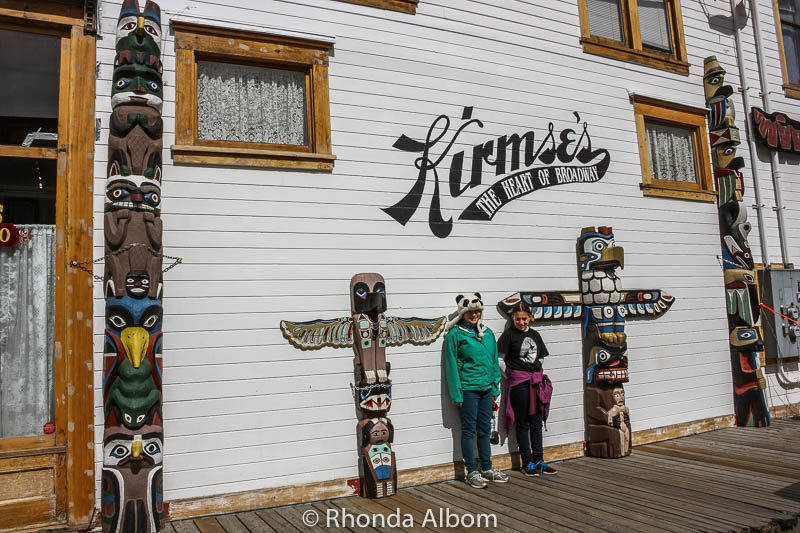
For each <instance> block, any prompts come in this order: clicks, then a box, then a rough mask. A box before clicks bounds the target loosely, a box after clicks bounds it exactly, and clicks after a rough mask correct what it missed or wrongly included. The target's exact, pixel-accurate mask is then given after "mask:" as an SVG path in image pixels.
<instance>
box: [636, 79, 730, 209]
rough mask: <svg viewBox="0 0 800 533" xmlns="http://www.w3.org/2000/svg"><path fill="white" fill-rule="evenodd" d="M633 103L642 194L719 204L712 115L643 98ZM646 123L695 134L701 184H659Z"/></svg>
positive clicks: (689, 107) (696, 160)
mask: <svg viewBox="0 0 800 533" xmlns="http://www.w3.org/2000/svg"><path fill="white" fill-rule="evenodd" d="M631 102H632V103H633V109H634V115H635V117H636V135H637V138H638V142H639V159H640V161H641V167H642V183H641V184H640V185H639V188H640V189H641V190H642V194H644V195H645V196H661V197H667V198H680V199H684V200H696V201H700V202H715V201H716V199H717V193H716V192H715V191H714V179H713V172H712V170H711V158H710V150H709V140H708V126H707V125H706V115H707V113H708V111H707V110H706V109H705V108H696V107H692V106H688V105H684V104H677V103H674V102H665V101H663V100H657V99H655V98H650V97H646V96H641V95H632V96H631ZM646 120H649V121H651V122H658V123H661V124H665V125H667V126H673V127H679V128H684V129H692V130H693V132H692V135H693V140H694V146H695V167H696V168H697V177H698V183H685V182H679V181H671V180H659V179H655V178H653V177H652V176H651V172H650V151H649V147H648V144H647V129H646V126H645V121H646Z"/></svg>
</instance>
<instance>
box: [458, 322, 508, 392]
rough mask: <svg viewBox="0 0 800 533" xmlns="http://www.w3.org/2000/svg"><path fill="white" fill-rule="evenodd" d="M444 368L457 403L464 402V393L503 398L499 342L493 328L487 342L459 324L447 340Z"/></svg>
mask: <svg viewBox="0 0 800 533" xmlns="http://www.w3.org/2000/svg"><path fill="white" fill-rule="evenodd" d="M444 368H445V377H446V378H447V388H448V389H449V391H450V399H451V400H453V403H461V402H463V401H464V396H463V394H462V391H465V390H474V391H485V390H487V389H491V390H492V394H493V395H494V396H497V395H499V394H500V365H499V364H498V363H497V341H496V340H495V338H494V333H492V330H491V329H489V328H485V329H484V333H483V339H479V338H478V335H477V334H476V333H475V332H474V331H473V330H471V329H469V328H467V327H464V326H463V325H462V324H458V325H456V326H454V327H453V329H451V330H450V331H449V332H448V333H447V336H446V337H445V339H444Z"/></svg>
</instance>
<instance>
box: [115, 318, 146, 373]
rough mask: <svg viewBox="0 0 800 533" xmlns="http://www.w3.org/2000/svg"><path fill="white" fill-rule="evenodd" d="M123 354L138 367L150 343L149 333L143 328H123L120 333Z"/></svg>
mask: <svg viewBox="0 0 800 533" xmlns="http://www.w3.org/2000/svg"><path fill="white" fill-rule="evenodd" d="M120 340H121V341H122V345H123V346H124V347H125V354H126V356H127V357H128V360H129V361H130V362H131V364H132V365H133V367H134V368H139V365H141V364H142V360H143V359H144V358H145V357H146V356H147V347H148V345H149V344H150V334H149V333H147V330H146V329H144V328H139V327H134V328H125V329H124V330H122V334H121V335H120Z"/></svg>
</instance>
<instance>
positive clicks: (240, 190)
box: [94, 0, 800, 501]
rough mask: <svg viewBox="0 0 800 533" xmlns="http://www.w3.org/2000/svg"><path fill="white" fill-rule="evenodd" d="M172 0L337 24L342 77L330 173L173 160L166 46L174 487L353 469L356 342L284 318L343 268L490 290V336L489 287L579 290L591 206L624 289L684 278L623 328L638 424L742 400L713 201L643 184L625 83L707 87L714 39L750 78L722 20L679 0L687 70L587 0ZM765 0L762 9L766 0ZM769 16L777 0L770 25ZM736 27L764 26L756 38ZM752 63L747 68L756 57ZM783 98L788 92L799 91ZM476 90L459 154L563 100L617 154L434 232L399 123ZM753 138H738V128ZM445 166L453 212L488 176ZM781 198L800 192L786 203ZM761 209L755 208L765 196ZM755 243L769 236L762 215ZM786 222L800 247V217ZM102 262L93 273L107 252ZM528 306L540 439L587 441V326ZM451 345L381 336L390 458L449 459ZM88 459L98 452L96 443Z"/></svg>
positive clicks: (678, 89)
mask: <svg viewBox="0 0 800 533" xmlns="http://www.w3.org/2000/svg"><path fill="white" fill-rule="evenodd" d="M160 3H161V7H162V10H163V12H164V14H165V18H166V19H167V20H168V19H169V17H170V16H173V15H176V14H180V15H181V16H182V17H194V18H195V19H196V20H197V21H198V22H202V21H203V20H218V21H226V20H227V21H231V22H233V23H237V24H243V23H247V24H252V25H254V26H256V27H257V26H259V25H267V26H271V27H280V28H285V29H287V30H292V31H301V32H306V33H310V34H322V35H335V36H336V44H335V47H334V53H333V55H332V57H331V65H330V87H331V90H330V99H331V126H332V139H333V152H334V154H335V155H336V156H337V160H336V164H335V168H334V170H333V171H332V172H330V173H312V172H302V171H280V170H270V169H249V168H219V167H196V166H175V165H172V164H171V159H170V154H169V146H170V145H171V144H172V143H173V142H174V137H175V135H174V132H175V86H174V83H175V72H174V68H175V58H174V45H173V40H172V37H171V36H170V35H169V32H165V40H164V46H163V48H164V51H163V62H164V69H165V72H164V82H165V91H164V96H165V98H164V112H163V118H164V125H165V135H164V146H165V152H164V157H165V166H164V171H163V176H164V185H163V189H162V195H163V204H162V205H163V215H162V217H163V220H164V246H165V253H166V254H168V255H177V256H181V257H183V261H184V263H183V264H182V265H180V266H179V267H177V268H175V269H173V270H170V271H169V272H167V273H166V274H165V295H166V296H165V299H164V310H165V317H164V335H165V341H164V346H165V348H164V364H165V373H164V386H163V392H164V416H165V437H166V440H165V457H164V469H165V477H164V482H165V498H166V500H168V501H169V500H174V499H179V498H190V497H200V496H207V495H213V494H220V493H226V492H236V491H243V490H252V489H259V488H265V487H275V486H281V485H289V484H296V483H304V482H312V481H322V480H328V479H335V478H342V477H355V476H357V475H358V471H357V463H356V437H355V428H356V417H355V409H354V406H353V402H352V396H351V393H350V389H349V384H350V383H351V382H352V380H353V378H352V371H353V366H352V351H350V350H334V349H323V350H319V351H307V352H304V351H299V350H296V349H294V348H292V347H291V346H290V345H289V344H288V343H287V342H286V341H285V339H283V337H282V335H281V333H280V331H279V329H278V322H279V321H280V320H281V319H289V320H309V319H313V318H332V317H337V316H344V315H346V314H347V312H348V308H349V297H348V294H347V293H348V289H349V279H350V277H351V276H352V275H353V274H355V273H357V272H368V271H377V272H380V273H382V274H383V275H384V276H385V277H386V280H387V288H388V301H389V313H390V314H394V315H397V316H412V315H415V316H428V317H435V316H440V315H443V314H446V313H448V312H450V311H451V310H452V308H453V305H454V300H453V298H454V296H455V295H456V294H458V293H462V292H467V291H475V290H477V291H480V292H481V293H482V295H483V297H484V301H485V302H487V303H489V309H487V312H486V318H487V323H488V325H489V326H490V327H491V328H492V329H493V330H494V331H495V332H496V333H498V334H499V333H500V332H501V331H502V329H503V326H504V320H502V319H501V318H500V316H499V315H498V314H497V313H496V311H494V309H492V308H491V307H492V306H493V304H494V303H495V302H497V301H498V300H499V299H501V298H503V297H505V296H508V295H509V294H511V293H513V292H516V291H519V290H526V289H529V290H575V289H576V288H577V274H576V267H575V239H576V238H577V236H578V234H579V233H580V228H582V227H584V226H589V225H612V226H613V227H614V231H615V234H616V237H617V240H618V243H619V244H620V245H622V246H623V247H624V248H625V250H626V267H627V268H626V269H625V270H624V271H622V277H623V285H624V286H625V287H626V288H631V289H633V288H662V289H664V290H666V291H667V292H669V293H670V294H672V295H674V296H675V297H676V298H677V300H676V303H675V305H674V306H673V308H672V309H671V310H670V311H669V313H667V314H666V315H665V316H664V317H662V318H660V319H659V320H655V321H630V322H629V323H628V327H627V329H626V331H627V332H628V335H629V356H630V376H631V381H630V383H629V384H627V385H626V392H627V400H628V404H629V405H630V407H631V419H632V423H633V427H634V430H643V429H647V428H653V427H659V426H664V425H668V424H673V423H680V422H688V421H691V420H696V419H701V418H706V417H710V416H719V415H725V414H730V413H732V411H733V407H732V390H731V389H732V387H731V375H730V362H729V354H728V344H727V321H726V317H725V300H724V291H723V287H722V284H723V281H722V275H721V271H720V267H719V264H718V261H717V259H716V255H718V254H719V233H718V223H717V211H716V207H715V206H714V205H713V204H708V203H694V202H686V201H680V200H669V199H661V198H651V197H648V198H645V197H643V196H642V193H641V190H640V189H639V184H640V182H641V171H640V165H639V153H638V145H637V136H636V129H635V125H634V122H633V108H632V105H631V104H630V102H629V100H628V93H629V92H636V93H642V94H649V95H661V96H662V97H663V98H664V99H666V100H673V101H678V102H685V103H689V104H693V105H696V106H703V105H704V102H703V92H702V60H703V58H704V57H706V56H707V55H711V54H715V55H717V57H718V58H719V60H720V62H721V63H722V64H723V65H724V66H725V68H726V69H727V70H728V82H729V83H731V84H734V85H736V84H738V70H737V68H736V64H735V50H734V45H733V37H732V36H731V35H730V34H729V33H725V32H720V31H717V30H714V29H709V22H708V20H707V19H706V17H705V14H704V12H703V10H702V9H701V6H700V5H698V3H697V2H692V1H685V2H683V3H682V4H683V6H682V8H683V15H684V29H685V33H686V41H687V51H688V53H689V59H690V62H691V68H690V75H689V76H688V77H684V76H680V75H677V74H673V73H669V72H665V71H661V70H657V69H652V68H648V67H644V66H639V65H633V64H629V63H623V62H619V61H615V60H611V59H607V58H601V57H598V56H592V55H587V54H583V52H582V51H581V48H580V43H579V36H580V28H579V24H578V14H577V3H576V2H575V1H574V0H536V1H509V2H503V3H502V4H503V5H502V7H500V6H497V5H492V3H490V2H482V1H469V0H422V1H421V2H420V6H419V9H418V12H417V14H416V15H415V16H409V15H405V14H401V13H395V12H391V11H385V10H380V9H374V8H369V7H365V6H359V5H354V4H349V3H344V2H336V1H333V0H303V1H300V0H296V1H288V0H283V1H273V2H262V1H260V0H229V1H228V2H226V3H220V2H210V1H191V2H190V1H188V0H161V2H160ZM761 3H762V4H764V6H765V7H764V8H762V11H765V12H766V5H767V4H769V3H770V2H769V1H768V0H762V2H761ZM712 4H713V5H711V6H710V7H709V9H710V10H711V12H710V14H711V15H724V14H726V8H725V5H727V2H722V3H721V2H715V3H712ZM723 4H724V5H723ZM118 10H119V3H118V2H104V18H103V21H102V22H103V29H104V31H105V32H106V33H105V34H104V36H103V39H102V40H101V41H100V42H99V47H98V61H99V62H100V70H99V72H100V75H99V80H98V83H97V116H98V117H99V118H100V119H101V122H102V131H101V137H100V140H99V141H98V143H97V150H96V157H95V191H96V194H95V201H94V210H95V221H94V222H95V228H96V229H95V243H94V244H95V251H94V253H95V256H97V257H99V256H101V255H102V253H103V233H102V224H103V216H102V204H103V197H102V191H103V188H104V182H105V167H106V162H107V146H106V143H107V140H108V118H109V115H110V110H111V109H110V90H111V76H112V69H113V57H114V51H113V42H114V39H113V35H112V34H111V32H113V29H114V27H115V23H116V15H117V13H118ZM770 11H771V7H770ZM767 23H768V21H767V20H766V17H764V20H763V21H762V25H763V26H765V27H767V26H769V24H767ZM165 28H166V24H165ZM770 31H771V32H772V33H773V35H774V28H771V27H770V28H765V40H769V37H768V34H769V32H770ZM744 39H745V47H746V48H748V47H749V48H752V45H751V44H749V42H752V37H751V36H749V35H745V37H744ZM748 39H750V41H749V42H748ZM749 48H748V49H749ZM751 56H752V54H751ZM768 56H769V61H771V63H770V64H769V65H768V67H769V72H770V76H771V78H770V79H771V82H772V83H773V84H774V86H775V87H780V83H781V80H780V66H779V64H778V71H777V73H776V72H775V62H776V61H778V59H777V48H776V47H774V46H773V47H771V48H769V49H768ZM748 61H749V63H748V66H749V70H750V72H755V70H754V69H755V66H754V65H755V57H754V56H752V57H750V56H748ZM751 63H752V65H751ZM754 76H755V77H754V78H753V80H750V83H751V85H753V86H754V87H755V85H756V84H757V74H754ZM735 101H736V105H737V112H738V113H739V114H738V116H739V122H740V123H741V126H740V127H741V129H742V132H744V123H743V120H744V119H743V117H744V116H745V112H744V110H743V108H742V105H741V99H740V98H739V97H738V96H736V97H735ZM782 105H783V104H782ZM786 105H788V106H789V108H791V106H792V102H789V103H788V104H786ZM464 106H474V112H473V116H474V117H475V118H479V119H480V120H482V121H483V123H484V126H483V128H478V127H476V126H473V127H471V128H469V129H468V130H467V131H466V132H465V133H464V134H463V135H462V136H461V137H460V138H459V142H458V143H457V144H456V145H455V146H454V147H453V150H452V151H451V153H455V152H457V151H459V150H464V151H465V152H466V153H467V161H466V164H465V169H467V172H468V170H469V168H470V162H469V158H470V157H471V150H472V145H473V144H475V143H478V142H486V141H488V140H491V139H494V138H496V137H498V136H500V135H509V134H512V133H522V132H524V131H527V130H528V129H533V130H535V132H536V135H537V139H538V138H541V137H543V136H544V134H545V132H546V128H547V124H548V122H550V121H552V122H553V123H554V125H555V128H556V131H560V130H561V129H562V128H565V127H573V128H577V127H578V125H577V124H576V121H575V117H574V116H573V112H578V113H579V114H580V116H581V119H582V120H585V121H588V122H589V125H590V126H589V132H590V134H591V136H592V143H593V146H594V147H595V148H606V149H608V150H609V151H610V153H611V166H610V167H609V170H608V173H607V175H606V176H605V177H604V178H603V180H602V181H601V182H599V183H596V184H571V185H563V186H558V187H553V188H551V189H547V190H540V191H537V192H535V193H533V194H530V195H528V196H526V197H525V198H522V199H519V200H516V201H514V202H513V203H511V204H509V205H507V206H506V207H504V208H503V209H502V210H501V211H500V212H499V213H498V214H497V215H496V216H495V218H494V220H493V221H492V222H491V223H475V222H466V221H457V220H456V221H455V224H454V227H453V231H452V233H451V235H450V236H449V237H448V238H447V239H437V238H436V237H434V236H432V235H431V233H430V229H429V228H428V223H427V207H428V205H429V204H430V200H431V190H432V187H431V185H430V184H428V186H427V187H426V192H425V194H424V196H423V198H422V201H421V204H420V208H419V210H418V211H417V213H416V214H415V215H414V217H413V218H412V220H411V221H410V222H409V223H408V224H407V225H406V226H401V225H400V224H398V223H396V222H395V221H394V220H392V219H390V218H389V217H388V216H387V215H386V214H385V213H383V212H382V211H381V208H384V207H388V206H390V205H392V204H394V203H395V202H397V201H398V200H399V199H400V198H401V197H402V196H403V195H405V194H406V192H408V190H409V189H410V187H411V185H412V184H413V183H414V181H415V180H416V177H417V174H416V169H415V168H414V166H413V163H414V159H415V158H416V157H417V156H418V154H409V153H404V152H401V151H399V150H396V149H394V148H392V144H393V142H394V141H395V140H396V139H397V137H398V136H400V135H402V134H406V135H409V136H411V137H414V138H418V139H420V138H424V136H425V134H426V133H427V129H428V126H429V125H430V123H431V122H432V121H433V120H434V119H435V118H436V116H438V115H439V114H441V113H446V114H448V115H449V116H450V117H451V119H453V120H454V122H455V121H456V120H457V119H458V117H459V116H460V114H461V109H462V107H464ZM775 107H776V108H777V107H778V105H777V103H776V106H775ZM781 109H783V108H781ZM786 112H787V113H790V114H791V111H789V110H788V109H787V111H786ZM796 114H800V113H796ZM740 154H741V155H743V156H744V157H745V158H747V157H748V153H747V146H746V145H745V144H743V145H742V146H741V147H740ZM746 160H747V159H746ZM747 161H748V165H749V160H747ZM448 163H449V158H448V159H446V160H445V162H444V163H443V165H442V169H441V172H440V178H441V180H442V181H443V182H445V181H446V180H447V166H446V165H447V164H448ZM786 166H787V167H791V168H790V169H787V173H788V172H789V171H790V170H791V171H793V172H797V170H796V169H797V165H794V166H792V165H786ZM765 168H766V170H764V171H762V178H761V180H762V181H763V182H764V184H763V185H762V189H763V190H764V191H763V193H764V194H763V198H762V200H763V201H764V202H765V203H768V202H769V201H771V198H772V196H771V185H769V177H768V162H767V163H766V167H765ZM467 172H465V176H464V178H463V179H464V181H466V180H467V179H468V178H469V176H468V175H466V174H467ZM745 175H746V176H748V177H749V175H750V174H749V173H747V172H745ZM483 181H484V184H490V183H493V182H494V181H495V176H494V172H493V169H485V171H484V177H483ZM785 181H790V180H789V179H786V180H785ZM440 185H443V186H444V189H443V195H442V204H443V205H442V207H443V215H444V217H445V218H448V217H449V216H454V217H455V218H457V215H458V214H459V213H460V210H461V209H463V208H464V206H466V205H467V203H468V202H469V201H471V200H472V199H474V198H475V197H476V196H477V194H478V193H479V192H482V191H483V187H480V188H476V189H473V190H471V191H468V192H467V193H465V194H464V195H463V196H462V197H460V198H458V199H455V200H454V199H452V198H450V197H449V195H448V194H447V192H446V191H447V184H446V183H441V184H440ZM747 187H748V190H747V191H746V198H745V204H746V205H750V204H752V203H753V200H752V188H751V187H750V186H749V185H748V186H747ZM792 194H800V187H798V186H794V187H792V186H790V185H788V184H787V185H786V186H785V188H784V198H785V200H786V202H789V201H790V200H794V196H792ZM786 202H785V203H786ZM768 205H769V204H768ZM790 213H791V215H790ZM767 217H768V220H767V225H766V229H767V235H768V239H769V248H770V250H771V251H770V253H771V254H773V253H774V252H773V251H772V250H774V248H775V246H776V243H777V231H776V229H775V224H774V223H772V222H771V221H772V220H773V218H772V217H771V215H770V213H769V212H767ZM790 217H791V219H792V220H794V219H796V218H798V217H800V214H798V212H797V211H796V210H795V211H791V210H787V219H789V218H790ZM750 219H751V221H753V223H754V224H755V222H756V220H755V215H754V214H753V213H751V216H750ZM750 242H751V245H752V247H753V250H754V252H755V253H756V256H757V258H758V257H759V256H760V254H759V244H758V232H757V231H756V230H755V229H754V231H753V232H752V233H751V239H750ZM790 242H791V243H792V245H791V246H793V247H794V249H795V251H796V252H798V253H800V250H798V248H800V237H798V236H796V235H794V236H792V237H791V240H790ZM356 250H365V251H364V252H361V253H358V252H356ZM773 257H776V256H773ZM773 260H775V259H773ZM165 263H166V261H165ZM96 272H97V273H98V274H102V268H97V269H96ZM95 302H96V305H95V313H94V314H95V327H94V334H95V368H96V379H95V383H96V385H95V386H96V389H95V399H96V416H95V423H96V432H95V433H96V443H97V445H98V450H99V449H100V445H101V441H102V423H103V418H102V390H101V385H100V383H101V374H102V355H101V352H102V346H103V327H104V326H103V313H104V311H103V300H102V291H101V288H100V287H99V286H97V287H96V288H95ZM537 327H539V330H540V332H541V333H542V335H543V337H544V339H545V341H546V343H547V345H548V347H549V349H550V352H551V356H550V357H549V358H548V359H547V360H546V370H547V373H548V374H549V375H550V377H551V378H552V379H553V382H554V384H555V396H554V399H553V404H552V405H553V408H552V411H551V415H550V420H549V421H548V424H547V427H548V431H547V432H546V433H545V437H544V439H545V441H544V444H545V446H550V445H557V444H564V443H570V442H576V441H581V440H583V427H584V426H583V399H582V382H581V380H582V372H581V355H580V353H581V342H580V327H579V325H578V324H565V325H546V324H540V325H537ZM440 352H441V341H437V342H436V343H434V344H433V345H431V346H424V347H417V346H403V347H399V348H391V349H390V350H389V351H388V359H389V360H390V361H391V363H392V375H391V376H392V379H393V382H394V387H393V397H394V404H393V407H392V410H391V412H390V416H391V418H392V419H393V422H394V424H395V428H396V446H395V450H396V453H397V458H398V466H399V468H401V469H407V468H414V467H419V466H426V465H432V464H439V463H446V462H450V461H452V460H453V459H454V458H457V457H458V453H459V452H457V451H455V450H456V448H458V445H457V443H456V442H455V441H454V440H453V428H454V427H455V428H456V430H457V427H458V422H457V418H458V417H457V413H456V411H455V409H454V408H453V407H452V406H451V405H450V402H449V398H448V397H447V393H446V389H445V387H444V385H443V383H442V371H441V365H440V360H441V353H440ZM771 383H772V382H771ZM773 389H774V387H771V389H770V392H771V393H772V391H773ZM773 396H775V398H776V399H774V400H773V402H777V401H779V400H778V399H777V396H778V395H774V394H773ZM793 401H798V400H797V399H795V400H793ZM512 446H513V444H512ZM508 449H509V448H508V444H505V445H502V446H499V447H495V453H501V452H504V451H508ZM97 458H98V463H97V465H98V470H99V466H100V462H101V455H100V454H99V453H98V455H97Z"/></svg>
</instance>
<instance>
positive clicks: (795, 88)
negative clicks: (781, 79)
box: [783, 85, 800, 99]
mask: <svg viewBox="0 0 800 533" xmlns="http://www.w3.org/2000/svg"><path fill="white" fill-rule="evenodd" d="M783 93H784V94H785V95H786V97H787V98H798V99H800V85H784V86H783Z"/></svg>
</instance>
